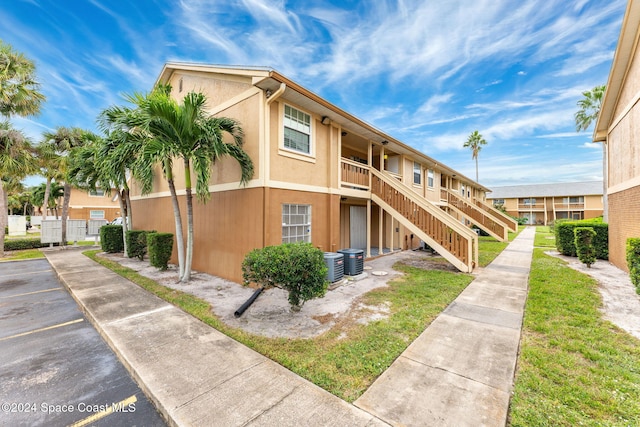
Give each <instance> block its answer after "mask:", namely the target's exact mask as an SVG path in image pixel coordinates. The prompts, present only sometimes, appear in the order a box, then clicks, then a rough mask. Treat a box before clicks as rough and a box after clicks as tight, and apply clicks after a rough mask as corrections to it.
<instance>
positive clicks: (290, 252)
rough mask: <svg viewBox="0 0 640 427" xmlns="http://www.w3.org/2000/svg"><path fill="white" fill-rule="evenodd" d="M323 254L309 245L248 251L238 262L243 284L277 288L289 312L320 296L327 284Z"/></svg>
mask: <svg viewBox="0 0 640 427" xmlns="http://www.w3.org/2000/svg"><path fill="white" fill-rule="evenodd" d="M326 275H327V265H326V264H325V262H324V253H323V252H322V251H321V250H320V249H317V248H314V247H313V246H312V245H311V244H310V243H284V244H282V245H278V246H267V247H265V248H262V249H254V250H253V251H251V252H249V253H248V254H247V255H246V256H245V259H244V261H243V262H242V277H243V279H244V282H243V284H244V285H245V286H246V285H248V284H249V283H251V282H253V283H257V284H258V285H260V286H262V287H263V288H267V289H268V288H271V287H274V286H275V287H278V288H281V289H284V290H286V291H288V292H289V297H288V300H289V304H291V310H293V311H299V310H300V309H301V308H302V305H303V304H304V303H305V301H308V300H310V299H313V298H318V297H322V296H324V294H325V293H326V292H327V287H328V285H329V282H328V281H327V279H326Z"/></svg>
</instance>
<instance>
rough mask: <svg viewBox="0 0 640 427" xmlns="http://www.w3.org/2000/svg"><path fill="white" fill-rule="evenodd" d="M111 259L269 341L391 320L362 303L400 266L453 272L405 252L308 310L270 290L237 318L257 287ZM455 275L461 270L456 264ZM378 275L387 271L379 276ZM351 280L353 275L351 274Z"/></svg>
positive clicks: (371, 266) (383, 310) (374, 263)
mask: <svg viewBox="0 0 640 427" xmlns="http://www.w3.org/2000/svg"><path fill="white" fill-rule="evenodd" d="M101 256H104V257H105V258H108V259H111V260H113V261H116V262H118V263H119V264H121V265H123V266H126V267H129V268H131V269H133V270H135V271H137V272H138V273H139V274H141V275H142V276H145V277H148V278H150V279H153V280H155V281H156V282H158V283H160V284H162V285H164V286H167V287H169V288H172V289H177V290H180V291H183V292H186V293H189V294H192V295H195V296H197V297H199V298H202V299H203V300H206V301H207V302H209V303H210V304H211V309H212V311H213V312H214V313H215V314H216V315H217V316H218V317H219V318H220V319H221V320H222V321H223V322H225V323H226V324H227V325H229V326H232V327H236V328H241V329H243V330H245V331H247V332H251V333H254V334H258V335H263V336H267V337H272V338H275V337H284V338H312V337H316V336H318V335H321V334H322V333H324V332H327V331H328V330H329V329H331V328H332V327H334V326H335V325H336V324H338V323H342V322H346V323H351V322H357V323H361V324H366V323H369V322H372V321H375V320H379V319H384V318H386V317H388V315H389V312H390V308H389V307H388V306H386V305H384V304H383V305H380V306H368V305H365V304H363V303H362V298H361V297H362V295H364V294H366V293H367V292H369V291H371V290H373V289H376V288H381V287H386V286H387V283H388V282H389V281H391V280H393V279H394V278H396V277H399V276H400V275H402V273H400V272H399V271H397V270H394V269H393V265H394V264H395V263H396V262H402V263H403V264H406V265H411V266H413V267H417V268H425V269H429V268H432V269H434V268H437V269H449V268H447V264H448V263H446V264H443V263H442V262H441V261H440V259H439V258H437V257H432V256H429V255H427V254H425V253H424V252H421V251H416V252H414V251H403V252H398V253H395V254H391V255H387V256H383V257H380V258H376V259H373V260H370V261H366V262H365V271H364V273H363V274H362V275H360V276H358V277H355V278H349V279H346V280H344V281H343V282H341V283H340V284H339V285H338V286H337V287H335V288H334V289H332V290H330V291H328V292H327V294H326V295H325V296H324V298H318V299H314V300H311V301H307V302H306V303H305V304H304V306H303V307H302V310H300V311H299V312H292V311H291V310H290V306H289V303H288V301H287V292H286V291H284V290H282V289H277V288H274V289H267V290H265V291H263V292H262V294H261V295H260V296H259V297H258V298H257V299H256V301H255V302H254V303H253V304H252V305H251V307H249V308H248V309H247V310H246V311H245V312H244V314H243V315H242V316H241V317H239V318H236V317H235V316H234V312H235V311H236V310H237V309H238V308H239V307H240V306H241V305H242V304H243V303H244V302H245V301H246V300H247V299H249V297H250V296H251V295H252V294H253V292H254V289H251V288H248V287H244V286H242V285H240V284H238V283H235V282H231V281H229V280H224V279H221V278H219V277H215V276H211V275H209V274H205V273H200V272H195V273H194V274H193V276H192V280H191V283H189V284H187V285H185V284H181V283H177V280H178V274H177V271H176V268H175V266H170V268H169V269H168V270H167V271H164V272H163V271H159V270H158V269H156V268H154V267H151V266H150V265H149V263H148V261H146V260H145V261H139V260H138V259H131V258H125V257H123V256H122V254H101ZM450 267H451V269H452V270H451V271H456V270H455V268H453V266H450ZM373 271H384V272H387V274H386V275H383V276H376V275H373V274H371V273H372V272H373ZM345 277H347V276H345Z"/></svg>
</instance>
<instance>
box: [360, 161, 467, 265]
mask: <svg viewBox="0 0 640 427" xmlns="http://www.w3.org/2000/svg"><path fill="white" fill-rule="evenodd" d="M370 172H371V200H372V201H373V202H375V203H376V204H377V205H379V206H381V207H382V208H383V209H384V210H385V211H386V212H387V213H389V214H390V215H391V216H392V217H393V218H394V219H396V220H397V221H399V222H400V223H401V224H402V225H403V226H405V227H406V228H407V229H409V230H411V232H412V233H413V234H414V235H416V236H417V237H418V238H420V239H421V240H422V241H424V242H425V243H426V244H428V245H429V246H431V247H432V248H433V249H435V250H436V251H437V252H438V253H439V254H440V255H441V256H443V257H444V258H445V259H447V261H449V262H450V263H451V264H453V265H454V266H455V267H456V268H457V269H458V270H460V271H463V272H471V271H473V268H474V267H475V266H476V265H478V236H477V234H476V233H475V232H474V231H473V230H471V229H470V228H468V227H466V226H464V225H463V224H462V223H461V222H460V221H458V220H456V219H455V218H453V217H452V216H451V215H449V214H447V213H446V212H444V211H443V210H442V209H440V208H438V207H437V206H435V205H434V204H433V203H431V202H429V201H427V200H425V199H424V198H422V197H421V196H419V195H417V194H415V193H414V192H413V191H411V190H410V189H408V188H406V187H405V186H404V185H403V184H402V183H400V182H398V180H397V179H395V178H394V177H392V176H389V175H387V174H385V173H383V172H379V171H377V170H374V169H370Z"/></svg>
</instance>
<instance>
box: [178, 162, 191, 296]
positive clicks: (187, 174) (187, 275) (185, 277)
mask: <svg viewBox="0 0 640 427" xmlns="http://www.w3.org/2000/svg"><path fill="white" fill-rule="evenodd" d="M184 185H185V191H186V193H187V196H186V199H187V254H186V259H185V263H184V273H183V274H182V276H181V277H180V281H181V282H184V283H187V282H189V280H191V263H192V261H193V194H192V192H191V169H190V165H189V160H188V159H185V161H184Z"/></svg>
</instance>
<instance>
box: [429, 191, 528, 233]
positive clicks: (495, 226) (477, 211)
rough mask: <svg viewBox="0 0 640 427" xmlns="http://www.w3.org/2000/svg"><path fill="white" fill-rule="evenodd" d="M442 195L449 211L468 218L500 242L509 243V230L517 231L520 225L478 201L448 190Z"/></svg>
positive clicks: (442, 192)
mask: <svg viewBox="0 0 640 427" xmlns="http://www.w3.org/2000/svg"><path fill="white" fill-rule="evenodd" d="M440 194H441V199H443V200H446V201H447V207H448V208H449V209H451V210H453V211H454V212H456V213H458V214H459V215H461V216H463V217H465V218H467V219H468V220H469V221H470V222H471V223H472V224H473V225H475V226H476V227H478V228H480V229H482V230H484V231H485V232H487V233H488V234H489V235H491V236H493V237H494V238H496V239H498V240H500V241H503V242H507V241H509V230H510V229H511V230H512V231H516V230H517V227H518V224H517V223H516V222H515V221H514V220H513V219H511V218H509V217H508V216H506V215H504V214H503V215H499V214H502V212H499V211H498V210H497V209H494V208H493V207H491V206H489V205H487V204H486V203H482V202H480V201H479V200H476V199H465V198H464V197H460V196H459V195H458V194H456V193H454V192H453V191H451V190H448V189H446V188H441V189H440ZM512 227H515V228H512Z"/></svg>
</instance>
